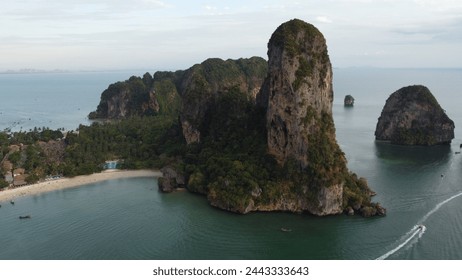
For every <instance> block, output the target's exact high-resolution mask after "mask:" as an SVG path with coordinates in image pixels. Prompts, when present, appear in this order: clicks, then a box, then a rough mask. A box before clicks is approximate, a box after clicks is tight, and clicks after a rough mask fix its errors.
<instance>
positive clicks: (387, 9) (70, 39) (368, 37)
mask: <svg viewBox="0 0 462 280" xmlns="http://www.w3.org/2000/svg"><path fill="white" fill-rule="evenodd" d="M292 18H300V19H302V20H305V21H307V22H310V23H312V24H314V25H315V26H317V27H318V28H319V29H320V30H321V32H323V33H324V35H325V37H326V39H327V44H328V48H329V54H330V57H331V61H332V64H333V66H334V67H362V66H373V67H462V51H461V50H462V1H460V0H304V1H302V0H298V1H295V0H294V1H292V0H286V1H282V0H267V1H264V0H234V1H226V0H222V1H218V0H200V1H194V0H189V1H186V0H183V1H181V0H172V1H169V0H2V3H1V8H0V71H1V70H8V69H15V70H17V69H22V68H35V69H48V70H51V69H69V70H122V69H152V70H163V69H165V70H174V69H184V68H187V67H189V66H191V65H192V64H194V63H199V62H201V61H203V60H204V59H206V58H208V57H219V58H223V59H227V58H239V57H251V56H254V55H257V56H262V57H264V58H266V47H267V45H266V44H267V42H268V40H269V38H270V36H271V33H272V32H273V31H274V30H275V29H276V28H277V27H278V26H279V25H280V24H281V23H283V22H285V21H287V20H290V19H292Z"/></svg>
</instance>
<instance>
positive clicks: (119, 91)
mask: <svg viewBox="0 0 462 280" xmlns="http://www.w3.org/2000/svg"><path fill="white" fill-rule="evenodd" d="M152 82H153V81H152V77H151V75H150V74H149V73H146V74H145V75H144V76H143V78H140V77H135V76H132V77H131V78H130V79H128V80H126V81H124V82H117V83H114V84H111V85H109V87H108V88H107V89H106V90H105V91H104V92H103V93H102V94H101V100H100V103H99V105H98V107H97V109H96V111H95V112H92V113H90V114H89V118H90V119H97V118H103V119H121V118H125V117H129V116H134V115H154V114H156V113H158V112H159V109H160V106H159V102H158V100H157V93H156V91H155V89H154V88H153V87H152Z"/></svg>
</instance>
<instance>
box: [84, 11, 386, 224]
mask: <svg viewBox="0 0 462 280" xmlns="http://www.w3.org/2000/svg"><path fill="white" fill-rule="evenodd" d="M268 57H269V60H268V61H265V60H264V59H262V58H258V57H253V58H250V59H238V60H231V59H229V60H226V61H225V60H221V59H208V60H206V61H204V62H202V63H201V64H196V65H194V66H193V67H191V68H189V69H187V70H184V71H183V70H181V71H176V72H156V73H155V74H154V75H153V76H151V75H150V74H148V73H147V74H145V75H144V76H143V77H142V78H139V77H132V78H130V79H129V80H127V81H125V82H120V83H116V84H114V85H111V86H109V88H108V89H107V90H106V91H105V92H103V94H102V96H101V102H100V104H99V105H98V108H97V110H96V111H95V112H93V113H91V115H90V117H94V118H110V119H119V120H120V121H123V120H124V119H127V120H130V119H131V118H133V117H135V118H138V119H136V121H137V122H136V123H138V122H139V121H142V122H146V123H148V122H153V123H155V122H156V120H161V121H165V116H168V120H169V122H167V123H168V124H169V125H165V126H164V125H163V126H162V127H163V130H159V131H158V133H160V135H159V136H156V137H155V139H158V141H161V143H160V144H159V143H157V142H155V141H154V143H153V144H150V145H148V146H147V148H146V149H147V150H152V151H153V152H152V153H151V154H150V156H148V155H146V154H145V153H141V154H140V155H141V156H142V158H143V164H144V163H149V162H152V163H155V164H154V166H155V167H157V168H162V171H163V173H164V178H163V179H161V180H160V181H159V182H160V185H159V188H160V190H162V191H164V192H171V191H174V190H175V188H186V189H187V190H189V191H191V192H196V193H201V194H204V195H206V196H207V199H208V200H209V202H210V204H211V205H213V206H215V207H218V208H221V209H224V210H228V211H232V212H237V213H248V212H251V211H290V212H308V213H311V214H313V215H318V216H325V215H333V214H340V213H343V212H347V213H349V214H354V213H358V214H361V215H363V216H374V215H385V209H384V208H382V207H381V206H380V205H379V204H378V203H372V202H371V195H372V194H373V192H372V191H371V190H370V189H369V187H368V184H367V181H366V180H365V179H364V178H358V176H357V175H356V174H354V173H351V172H349V171H348V169H347V167H346V159H345V156H344V154H343V152H342V151H341V149H340V147H339V146H338V144H337V142H336V139H335V127H334V123H333V118H332V101H333V89H332V66H331V63H330V60H329V55H328V52H327V45H326V41H325V39H324V36H323V35H322V33H321V32H320V31H319V30H318V29H317V28H316V27H314V26H313V25H311V24H308V23H306V22H303V21H301V20H298V19H294V20H291V21H288V22H286V23H284V24H282V25H281V26H279V27H278V28H277V29H276V31H275V32H274V33H273V34H272V36H271V38H270V40H269V43H268ZM139 118H141V119H139ZM144 126H145V127H147V126H146V125H144ZM159 127H160V126H159ZM159 129H160V128H159ZM81 131H82V130H81ZM162 131H163V132H162ZM144 132H147V133H148V134H149V129H148V130H147V131H146V129H145V130H143V133H144ZM151 134H152V133H151ZM149 137H152V136H149ZM119 138H120V137H119ZM146 140H147V142H146ZM152 141H153V140H151V139H149V138H147V139H144V141H140V142H139V143H143V144H144V143H151V142H152ZM156 141H157V140H156ZM135 152H136V151H135ZM131 154H133V153H131ZM121 158H123V157H121ZM126 162H127V161H126ZM128 162H129V161H128Z"/></svg>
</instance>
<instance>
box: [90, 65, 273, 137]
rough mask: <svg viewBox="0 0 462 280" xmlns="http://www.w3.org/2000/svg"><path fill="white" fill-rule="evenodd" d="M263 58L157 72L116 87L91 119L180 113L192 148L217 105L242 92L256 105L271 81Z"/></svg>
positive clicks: (105, 97) (112, 87)
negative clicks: (225, 97)
mask: <svg viewBox="0 0 462 280" xmlns="http://www.w3.org/2000/svg"><path fill="white" fill-rule="evenodd" d="M267 67H268V66H267V62H266V60H264V59H263V58H261V57H252V58H249V59H242V58H241V59H237V60H232V59H228V60H222V59H219V58H211V59H207V60H205V61H204V62H202V63H200V64H196V65H194V66H192V67H191V68H189V69H187V70H184V71H183V70H180V71H176V72H156V73H154V76H153V77H151V76H150V74H149V73H146V74H145V75H144V76H143V78H139V77H131V78H130V79H129V80H127V81H124V82H118V83H115V84H112V85H110V86H109V87H108V89H106V90H105V91H104V92H103V93H102V94H101V101H100V104H99V105H98V108H97V110H96V111H95V112H92V113H90V115H89V117H90V118H92V119H95V118H104V119H106V118H107V119H121V118H126V117H129V116H134V115H157V114H179V115H180V121H181V126H182V130H183V135H184V137H185V140H186V142H187V143H188V144H190V143H197V142H200V139H201V130H202V127H203V122H204V120H205V119H206V114H207V112H208V111H209V110H210V106H211V105H212V104H213V100H214V99H215V98H216V97H217V96H219V95H221V94H223V93H227V92H229V91H232V90H237V91H239V92H242V93H244V94H246V95H247V96H249V98H251V99H252V100H255V98H256V95H257V93H258V92H259V91H260V88H261V84H262V83H263V80H264V78H265V76H266V72H267Z"/></svg>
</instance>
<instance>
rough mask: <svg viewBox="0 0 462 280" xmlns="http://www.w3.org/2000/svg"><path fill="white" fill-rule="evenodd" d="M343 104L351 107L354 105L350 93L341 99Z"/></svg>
mask: <svg viewBox="0 0 462 280" xmlns="http://www.w3.org/2000/svg"><path fill="white" fill-rule="evenodd" d="M343 105H345V107H353V106H354V105H355V99H354V98H353V96H351V95H349V94H348V95H345V98H344V100H343Z"/></svg>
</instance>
